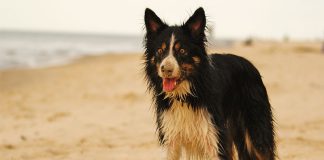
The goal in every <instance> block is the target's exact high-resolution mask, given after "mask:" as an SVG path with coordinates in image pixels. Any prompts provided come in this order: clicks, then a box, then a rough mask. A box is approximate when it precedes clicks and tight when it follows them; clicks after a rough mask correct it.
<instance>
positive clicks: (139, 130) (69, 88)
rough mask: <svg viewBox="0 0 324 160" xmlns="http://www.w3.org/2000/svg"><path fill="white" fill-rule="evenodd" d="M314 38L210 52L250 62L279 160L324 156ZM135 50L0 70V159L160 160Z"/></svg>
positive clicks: (323, 67)
mask: <svg viewBox="0 0 324 160" xmlns="http://www.w3.org/2000/svg"><path fill="white" fill-rule="evenodd" d="M320 47H321V46H320V43H313V42H303V43H302V42H285V43H279V42H267V43H266V42H259V43H256V44H254V45H253V46H250V47H247V46H242V45H240V44H237V45H235V46H234V47H233V48H225V49H217V50H216V51H217V52H219V53H222V52H231V53H235V54H237V55H240V56H243V57H246V58H247V59H249V60H250V61H252V63H254V64H255V65H256V66H257V68H258V69H259V71H260V72H261V75H262V77H263V81H264V83H265V85H266V87H267V90H268V93H269V97H270V101H271V104H272V106H273V111H274V115H275V119H276V133H277V152H278V156H279V159H282V160H317V159H323V157H324V54H322V53H320ZM141 54H142V53H130V54H107V55H104V56H96V57H85V58H82V59H79V60H76V61H75V62H73V63H71V64H67V65H62V66H56V67H49V68H39V69H9V70H3V71H0V160H49V159H51V160H55V159H58V160H160V159H163V158H164V152H163V150H162V149H161V148H160V147H159V146H158V143H157V137H156V135H155V124H154V119H153V116H154V115H153V109H152V106H151V97H150V95H149V93H147V92H146V84H145V82H144V79H143V73H142V65H141V63H142V62H143V61H142V59H141Z"/></svg>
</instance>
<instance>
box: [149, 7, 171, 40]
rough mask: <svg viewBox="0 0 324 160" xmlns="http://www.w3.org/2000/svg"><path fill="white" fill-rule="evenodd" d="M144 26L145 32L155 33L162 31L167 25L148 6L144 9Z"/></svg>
mask: <svg viewBox="0 0 324 160" xmlns="http://www.w3.org/2000/svg"><path fill="white" fill-rule="evenodd" d="M144 20H145V27H146V32H147V33H153V34H156V33H158V32H160V31H162V30H163V29H164V28H165V27H166V26H167V25H166V24H165V23H163V22H162V20H161V19H160V18H159V17H158V16H157V15H156V14H155V13H154V12H153V11H152V10H151V9H149V8H146V9H145V16H144Z"/></svg>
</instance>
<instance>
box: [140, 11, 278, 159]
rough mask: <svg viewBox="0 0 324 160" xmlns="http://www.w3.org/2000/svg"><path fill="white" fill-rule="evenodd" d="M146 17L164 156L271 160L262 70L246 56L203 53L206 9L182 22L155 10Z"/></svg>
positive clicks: (147, 65) (150, 80)
mask: <svg viewBox="0 0 324 160" xmlns="http://www.w3.org/2000/svg"><path fill="white" fill-rule="evenodd" d="M144 18H145V27H146V35H145V42H144V43H145V53H144V60H145V62H144V72H145V78H146V80H147V85H148V90H149V91H151V93H152V95H153V103H154V108H155V114H156V124H157V133H158V137H159V142H160V144H161V145H162V146H163V147H164V148H165V149H166V152H167V159H170V160H171V159H172V160H177V159H179V158H180V157H181V156H182V153H185V156H186V157H187V159H226V160H227V159H235V158H238V159H241V160H242V159H243V160H254V159H255V160H273V159H274V158H275V141H274V127H273V116H272V111H271V106H270V103H269V100H268V95H267V91H266V88H265V86H264V84H263V82H262V79H261V76H260V73H259V72H258V70H257V69H256V68H255V67H254V66H253V65H252V63H250V62H249V61H248V60H246V59H245V58H242V57H239V56H236V55H232V54H216V53H215V54H210V55H208V54H207V53H206V48H205V43H206V36H205V28H206V17H205V12H204V10H203V8H198V9H197V10H196V11H195V12H194V14H193V15H192V16H191V17H190V18H189V19H188V20H187V21H186V22H185V23H184V24H182V25H179V26H169V25H168V24H166V23H165V22H163V21H162V20H161V19H160V18H159V17H158V16H157V15H156V14H155V13H154V12H153V11H152V10H150V9H146V10H145V17H144Z"/></svg>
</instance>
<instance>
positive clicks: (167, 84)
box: [163, 78, 177, 92]
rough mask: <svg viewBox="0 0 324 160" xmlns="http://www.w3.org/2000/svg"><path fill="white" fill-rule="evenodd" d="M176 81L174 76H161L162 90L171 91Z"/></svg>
mask: <svg viewBox="0 0 324 160" xmlns="http://www.w3.org/2000/svg"><path fill="white" fill-rule="evenodd" d="M176 83H177V79H175V78H163V90H164V91H166V92H171V91H173V90H174V88H175V86H176Z"/></svg>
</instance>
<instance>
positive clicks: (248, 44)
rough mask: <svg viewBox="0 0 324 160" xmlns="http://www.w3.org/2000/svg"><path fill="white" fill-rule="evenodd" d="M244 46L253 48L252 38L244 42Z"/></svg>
mask: <svg viewBox="0 0 324 160" xmlns="http://www.w3.org/2000/svg"><path fill="white" fill-rule="evenodd" d="M243 45H244V46H252V45H253V39H252V38H247V39H246V40H244V41H243Z"/></svg>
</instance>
